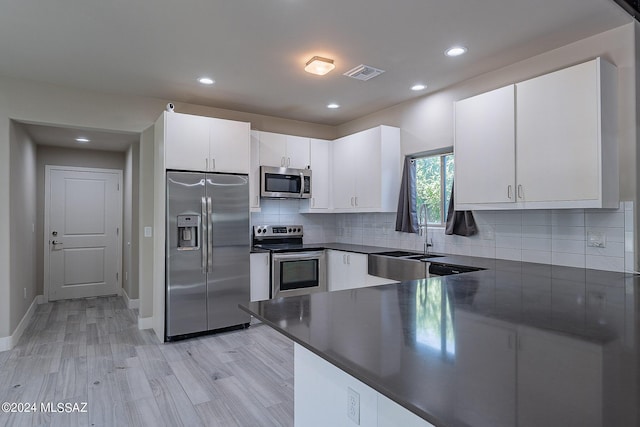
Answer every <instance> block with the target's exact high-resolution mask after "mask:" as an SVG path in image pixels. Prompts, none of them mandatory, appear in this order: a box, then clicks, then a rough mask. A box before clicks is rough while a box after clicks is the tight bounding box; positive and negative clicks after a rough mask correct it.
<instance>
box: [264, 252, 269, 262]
mask: <svg viewBox="0 0 640 427" xmlns="http://www.w3.org/2000/svg"><path fill="white" fill-rule="evenodd" d="M264 264H265V265H269V255H268V254H267V256H266V257H264Z"/></svg>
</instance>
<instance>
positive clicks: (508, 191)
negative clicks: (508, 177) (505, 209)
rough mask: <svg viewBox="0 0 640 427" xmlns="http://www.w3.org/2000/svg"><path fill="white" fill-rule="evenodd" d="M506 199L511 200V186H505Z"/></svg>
mask: <svg viewBox="0 0 640 427" xmlns="http://www.w3.org/2000/svg"><path fill="white" fill-rule="evenodd" d="M507 198H508V199H509V200H511V186H510V185H507Z"/></svg>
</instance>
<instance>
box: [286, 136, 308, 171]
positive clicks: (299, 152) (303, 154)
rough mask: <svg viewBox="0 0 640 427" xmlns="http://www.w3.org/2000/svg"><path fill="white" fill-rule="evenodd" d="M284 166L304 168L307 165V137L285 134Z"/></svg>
mask: <svg viewBox="0 0 640 427" xmlns="http://www.w3.org/2000/svg"><path fill="white" fill-rule="evenodd" d="M285 166H287V167H288V168H296V169H306V168H307V167H308V166H309V138H304V137H301V136H292V135H287V153H286V164H285Z"/></svg>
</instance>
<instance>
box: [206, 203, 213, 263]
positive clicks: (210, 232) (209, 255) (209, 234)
mask: <svg viewBox="0 0 640 427" xmlns="http://www.w3.org/2000/svg"><path fill="white" fill-rule="evenodd" d="M212 213H213V209H212V207H211V197H207V273H211V271H212V270H213V221H212V220H211V215H212Z"/></svg>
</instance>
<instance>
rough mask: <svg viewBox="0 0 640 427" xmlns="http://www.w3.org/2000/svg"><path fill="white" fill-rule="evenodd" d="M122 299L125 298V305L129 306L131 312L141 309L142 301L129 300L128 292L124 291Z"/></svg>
mask: <svg viewBox="0 0 640 427" xmlns="http://www.w3.org/2000/svg"><path fill="white" fill-rule="evenodd" d="M122 297H123V298H124V303H125V304H126V305H127V308H128V309H129V310H133V309H136V308H140V300H139V299H131V298H129V295H128V294H127V291H125V290H124V289H123V290H122Z"/></svg>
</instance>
